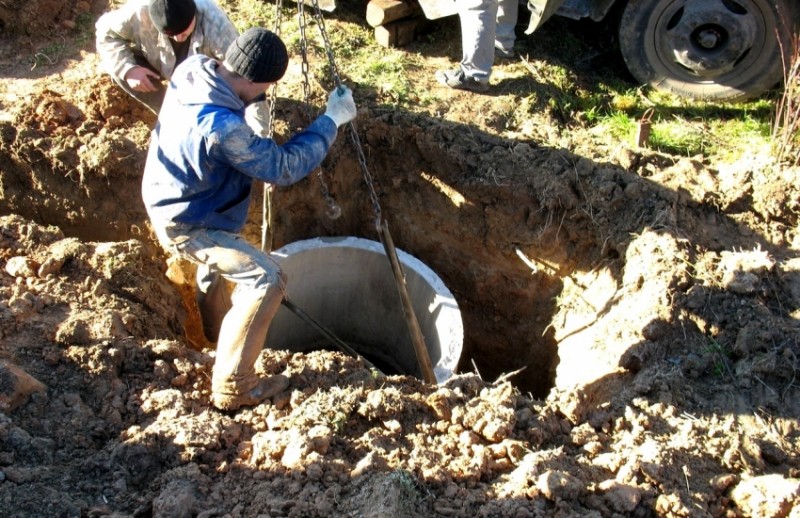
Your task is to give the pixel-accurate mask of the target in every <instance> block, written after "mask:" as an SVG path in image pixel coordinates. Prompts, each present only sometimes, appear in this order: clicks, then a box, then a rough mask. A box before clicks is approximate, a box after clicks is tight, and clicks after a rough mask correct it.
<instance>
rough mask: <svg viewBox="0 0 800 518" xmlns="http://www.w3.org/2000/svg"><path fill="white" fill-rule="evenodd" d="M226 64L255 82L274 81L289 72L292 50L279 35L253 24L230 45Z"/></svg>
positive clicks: (226, 54) (226, 53)
mask: <svg viewBox="0 0 800 518" xmlns="http://www.w3.org/2000/svg"><path fill="white" fill-rule="evenodd" d="M225 63H227V64H228V68H230V69H231V70H233V71H234V72H236V73H237V74H239V75H240V76H242V77H244V78H245V79H249V80H250V81H252V82H254V83H274V82H275V81H277V80H279V79H280V78H282V77H283V74H285V73H286V67H288V66H289V53H288V52H286V45H284V44H283V41H281V39H280V38H279V37H278V35H277V34H275V33H273V32H270V31H268V30H267V29H261V28H258V27H253V28H251V29H247V30H246V31H244V32H243V33H242V34H240V35H239V37H238V38H236V40H234V41H233V42H232V43H231V44H230V45H229V46H228V50H227V52H225Z"/></svg>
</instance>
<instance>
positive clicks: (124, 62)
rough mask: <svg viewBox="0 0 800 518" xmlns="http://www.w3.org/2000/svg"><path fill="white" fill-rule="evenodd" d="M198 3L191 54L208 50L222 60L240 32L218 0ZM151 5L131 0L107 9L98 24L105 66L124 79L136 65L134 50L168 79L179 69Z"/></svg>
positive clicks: (145, 1) (99, 45)
mask: <svg viewBox="0 0 800 518" xmlns="http://www.w3.org/2000/svg"><path fill="white" fill-rule="evenodd" d="M195 4H196V5H197V14H196V18H197V25H196V27H195V29H194V32H193V33H192V37H191V40H190V41H191V43H190V49H189V56H192V55H194V54H204V55H206V56H209V57H212V58H216V59H219V60H220V61H221V60H222V59H224V57H225V50H226V49H227V48H228V45H229V44H230V43H231V42H232V41H233V40H235V39H236V37H237V36H238V35H239V33H238V32H237V31H236V27H234V25H233V23H231V21H230V20H229V19H228V17H227V16H226V15H225V13H224V12H223V11H222V9H220V8H219V6H217V4H216V3H214V0H195ZM148 6H149V1H148V0H129V1H128V2H127V3H125V4H124V5H122V6H121V7H120V8H119V9H116V10H114V11H109V12H107V13H105V14H104V15H103V16H101V17H100V18H99V19H98V20H97V24H96V25H95V28H96V35H97V36H96V37H97V40H96V44H97V52H98V53H99V54H100V61H101V66H102V67H103V69H104V70H105V71H106V72H107V73H109V74H111V75H112V76H116V77H117V78H119V79H120V80H124V78H125V74H127V73H128V71H129V70H130V69H131V68H133V67H135V66H136V61H135V60H134V53H137V54H140V55H142V56H143V57H144V58H145V59H147V61H148V62H149V63H150V65H152V66H153V68H154V69H155V70H157V71H158V72H159V73H160V74H161V76H162V77H163V78H164V79H169V78H170V77H171V76H172V72H173V71H174V70H175V52H174V51H173V50H172V44H171V43H170V41H169V37H168V36H166V35H165V34H161V33H160V32H158V29H156V27H155V25H153V21H152V20H151V19H150V12H149V9H148Z"/></svg>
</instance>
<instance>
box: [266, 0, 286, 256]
mask: <svg viewBox="0 0 800 518" xmlns="http://www.w3.org/2000/svg"><path fill="white" fill-rule="evenodd" d="M282 16H283V0H276V2H275V26H274V30H273V32H274V33H275V34H277V35H278V36H280V34H281V18H282ZM277 86H278V85H277V84H273V85H272V87H271V88H270V93H269V121H268V127H267V138H272V136H273V133H274V129H275V104H277V100H278V88H277ZM272 227H273V220H272V186H270V185H269V184H268V183H266V182H264V189H263V195H262V199H261V251H262V252H272V233H270V230H271V229H272Z"/></svg>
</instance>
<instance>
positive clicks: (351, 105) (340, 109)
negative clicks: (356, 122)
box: [325, 86, 357, 127]
mask: <svg viewBox="0 0 800 518" xmlns="http://www.w3.org/2000/svg"><path fill="white" fill-rule="evenodd" d="M356 114H357V112H356V103H355V101H353V92H351V91H350V89H349V88H347V87H346V86H340V87H338V88H335V89H334V90H333V91H332V92H331V93H330V94H328V105H327V107H326V108H325V115H327V116H328V117H330V118H331V119H333V122H335V123H336V126H337V127H339V126H341V125H342V124H345V123H347V122H350V121H351V120H353V119H355V118H356Z"/></svg>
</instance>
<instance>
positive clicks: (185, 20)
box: [150, 0, 197, 36]
mask: <svg viewBox="0 0 800 518" xmlns="http://www.w3.org/2000/svg"><path fill="white" fill-rule="evenodd" d="M195 13H197V6H196V5H195V4H194V0H150V19H151V20H153V25H155V26H156V29H158V30H159V31H160V32H163V33H164V34H166V35H167V36H175V35H176V34H180V33H182V32H183V31H185V30H186V29H188V28H189V25H191V24H192V20H193V19H194V15H195Z"/></svg>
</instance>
